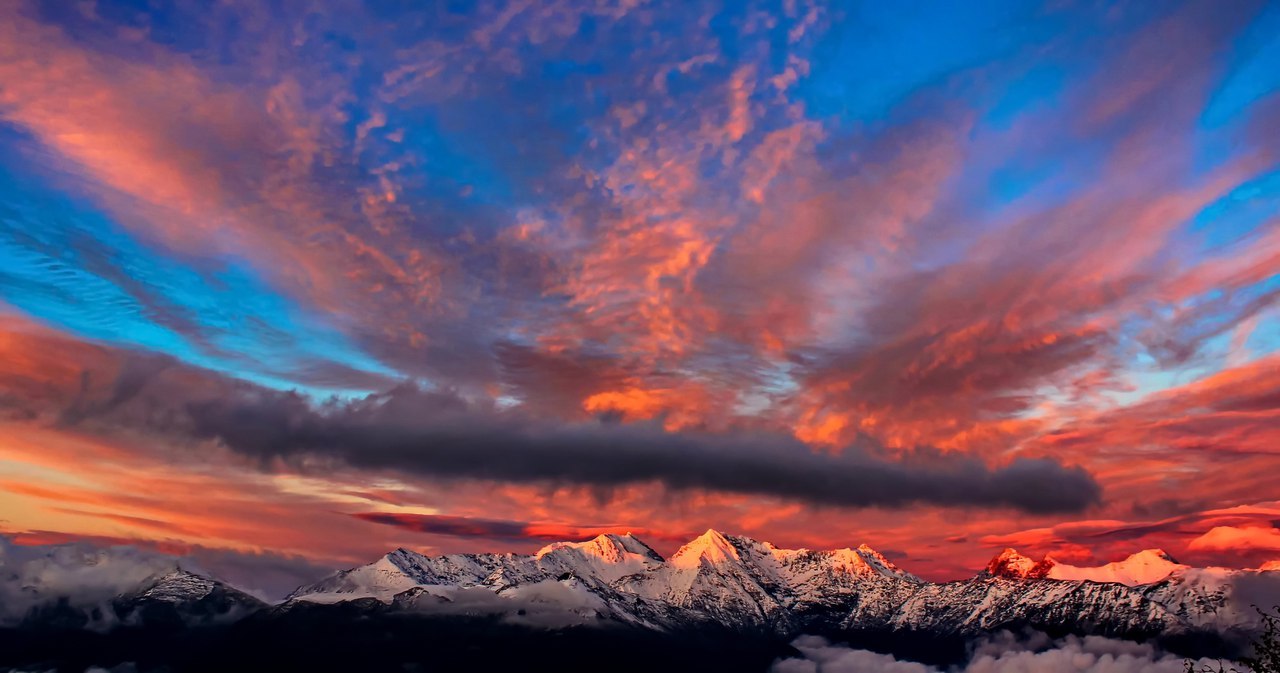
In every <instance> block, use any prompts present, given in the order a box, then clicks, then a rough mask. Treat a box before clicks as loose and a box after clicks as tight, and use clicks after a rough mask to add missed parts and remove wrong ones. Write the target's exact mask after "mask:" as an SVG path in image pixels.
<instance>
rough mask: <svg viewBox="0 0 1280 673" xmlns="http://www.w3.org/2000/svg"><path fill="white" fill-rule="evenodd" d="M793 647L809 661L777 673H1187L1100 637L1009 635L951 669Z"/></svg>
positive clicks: (834, 648) (815, 641) (809, 640)
mask: <svg viewBox="0 0 1280 673" xmlns="http://www.w3.org/2000/svg"><path fill="white" fill-rule="evenodd" d="M792 644H793V645H794V646H795V647H796V649H798V650H800V652H802V653H803V654H804V657H803V658H791V659H783V660H781V661H777V662H775V663H774V665H773V667H772V669H771V671H772V673H1183V671H1185V668H1186V664H1185V660H1184V659H1182V658H1181V657H1176V656H1173V655H1170V654H1165V653H1162V652H1160V651H1159V650H1157V649H1156V648H1155V647H1153V646H1151V645H1148V644H1141V643H1132V642H1128V641H1123V640H1112V639H1110V638H1102V637H1099V636H1086V637H1084V638H1079V637H1075V636H1068V637H1067V638H1065V639H1062V640H1057V641H1051V640H1050V639H1049V638H1048V636H1045V635H1043V634H1036V635H1034V636H1031V637H1027V638H1015V637H1014V636H1013V635H1012V634H1009V633H1004V634H1001V635H1000V636H997V637H995V638H993V639H991V640H989V641H987V642H984V643H983V644H982V645H980V646H979V647H977V648H976V649H975V650H974V652H973V654H972V655H971V656H970V658H969V661H968V662H967V663H965V664H962V665H958V666H952V667H949V668H938V667H936V666H930V665H927V664H922V663H919V662H915V661H907V660H902V659H897V658H895V657H893V656H892V655H889V654H880V653H879V652H872V651H870V650H858V649H852V648H849V647H844V646H841V645H833V644H831V643H829V642H827V640H826V639H824V638H820V637H818V636H801V637H800V638H797V639H796V640H795V642H794V643H792ZM1200 663H1205V664H1208V663H1210V662H1209V661H1208V660H1204V661H1202V662H1200Z"/></svg>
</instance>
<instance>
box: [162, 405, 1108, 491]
mask: <svg viewBox="0 0 1280 673" xmlns="http://www.w3.org/2000/svg"><path fill="white" fill-rule="evenodd" d="M187 414H188V415H189V416H190V421H191V424H190V430H191V431H192V432H194V433H195V434H196V435H197V436H198V437H201V438H209V439H218V440H220V441H222V442H223V443H224V444H225V445H226V446H228V447H229V448H231V449H232V450H235V451H237V452H240V453H243V454H246V455H250V456H254V457H257V458H261V459H264V460H265V459H273V458H281V457H283V458H288V457H293V456H299V455H321V456H326V457H331V458H338V459H341V460H342V461H345V462H346V463H348V464H350V465H352V466H354V467H358V468H366V469H388V470H405V471H409V472H412V473H417V474H422V475H427V476H432V477H441V478H466V479H478V480H492V481H502V482H514V483H551V484H566V485H581V486H591V487H601V488H610V487H617V486H624V485H630V484H641V483H654V482H656V483H661V484H663V485H664V486H666V487H667V488H671V489H676V490H681V489H707V490H713V491H722V492H731V493H744V494H752V495H763V496H775V497H780V498H787V499H793V500H798V501H803V502H808V503H811V504H818V505H835V506H872V505H878V506H899V505H907V504H912V503H928V504H936V505H948V506H981V507H1013V508H1017V509H1021V510H1025V511H1030V512H1057V511H1077V510H1081V509H1083V508H1085V507H1087V506H1089V505H1091V504H1093V503H1095V502H1097V501H1098V499H1099V495H1100V490H1099V487H1098V485H1097V483H1096V482H1095V481H1094V480H1093V478H1092V477H1091V476H1090V475H1089V474H1088V473H1087V472H1085V471H1084V470H1083V469H1080V468H1071V467H1065V466H1063V465H1061V464H1059V463H1056V462H1053V461H1051V460H1045V459H1018V460H1015V461H1013V462H1012V463H1010V464H1008V465H1006V466H1003V467H997V468H992V467H989V466H987V465H986V464H984V463H983V462H981V461H979V460H976V459H972V458H967V457H960V456H950V455H947V456H944V455H936V454H929V453H927V452H926V453H925V454H923V455H920V456H917V457H914V458H911V459H909V460H905V461H892V460H888V459H884V458H879V457H876V456H874V455H872V452H871V451H869V450H865V449H862V448H859V447H857V446H853V447H848V448H846V449H845V450H844V451H843V452H842V453H841V454H840V455H831V454H825V453H815V452H814V451H812V450H811V449H810V448H809V447H808V446H806V445H804V444H803V443H801V442H799V441H798V440H795V439H794V438H792V437H790V436H786V435H781V434H770V433H750V434H748V433H730V434H716V435H712V434H705V433H697V432H686V433H670V432H666V431H664V430H663V429H662V428H660V427H658V426H657V425H654V424H644V423H636V424H617V423H607V422H601V421H593V422H587V423H578V424H567V423H548V422H543V421H540V420H537V419H532V418H529V417H527V416H523V415H519V414H516V413H514V412H510V411H502V410H499V409H496V408H493V407H491V406H484V405H474V404H469V403H468V402H466V401H464V400H463V399H461V398H459V397H458V396H456V395H453V394H450V393H448V392H438V391H424V390H419V389H417V388H415V387H413V386H403V387H400V388H397V389H395V390H392V391H390V392H388V393H386V394H383V395H375V396H370V397H368V398H365V399H362V400H357V401H354V402H349V403H337V402H331V403H329V404H327V405H323V406H320V407H316V406H314V405H313V404H311V403H310V402H309V401H308V400H307V399H306V398H304V397H303V396H301V395H297V394H292V393H277V392H272V391H265V390H252V391H249V390H246V389H244V388H241V389H240V391H239V392H238V394H236V395H233V396H229V397H222V398H218V399H213V400H206V401H202V402H198V403H192V404H189V405H188V407H187Z"/></svg>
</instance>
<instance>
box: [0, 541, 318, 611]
mask: <svg viewBox="0 0 1280 673" xmlns="http://www.w3.org/2000/svg"><path fill="white" fill-rule="evenodd" d="M175 568H182V569H184V570H188V571H190V572H194V573H197V574H202V575H206V576H209V577H216V578H218V579H219V580H222V581H225V582H227V583H229V584H231V585H232V586H234V587H236V588H237V589H240V590H241V591H245V592H247V593H250V594H253V595H255V596H257V597H258V598H261V599H263V600H265V601H277V600H280V599H282V598H284V596H286V595H288V593H289V592H290V591H292V590H294V589H296V588H298V587H299V586H302V585H303V584H306V583H309V582H313V581H315V580H317V579H319V578H321V577H324V576H325V575H327V574H329V573H331V572H333V570H334V568H335V566H334V565H329V564H320V563H315V562H312V561H308V560H306V559H303V558H300V557H296V556H288V555H281V554H273V553H269V552H244V551H234V550H229V549H214V548H209V547H203V546H200V545H175V546H172V547H166V545H156V544H153V543H148V542H145V541H139V540H124V539H112V538H101V537H93V536H85V535H81V536H69V535H65V534H59V533H44V532H40V531H35V532H28V533H22V534H17V535H2V534H0V621H3V620H6V619H16V618H20V617H21V616H22V615H24V614H26V612H27V610H29V609H30V608H31V607H33V606H35V605H38V604H43V603H47V602H50V601H56V600H57V599H59V598H67V599H70V600H71V602H72V603H73V604H76V605H95V604H100V603H103V602H105V601H108V600H110V599H111V598H113V597H115V596H117V595H119V594H121V593H125V592H127V591H130V590H132V589H135V588H136V587H138V586H139V585H140V584H142V582H143V581H145V580H146V579H147V578H149V577H152V576H154V575H157V574H163V573H166V572H169V571H171V570H174V569H175Z"/></svg>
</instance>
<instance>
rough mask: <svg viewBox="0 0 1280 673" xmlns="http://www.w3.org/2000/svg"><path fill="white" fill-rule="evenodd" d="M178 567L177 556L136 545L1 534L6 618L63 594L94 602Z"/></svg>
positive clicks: (0, 595) (1, 598) (2, 618)
mask: <svg viewBox="0 0 1280 673" xmlns="http://www.w3.org/2000/svg"><path fill="white" fill-rule="evenodd" d="M176 567H177V560H176V559H174V558H173V557H170V556H165V555H162V554H157V553H154V552H149V551H145V550H140V549H137V548H133V547H110V548H105V549H104V548H95V547H92V546H89V545H84V544H68V545H57V546H52V547H41V546H33V547H24V546H20V545H15V544H13V543H12V542H10V541H9V539H8V538H7V537H3V536H0V623H4V622H10V623H12V622H15V621H17V620H20V619H21V618H22V617H23V616H24V615H26V613H27V611H28V610H30V609H31V608H33V607H35V606H37V605H42V604H44V603H47V602H51V601H55V600H57V599H59V598H67V599H69V600H70V601H71V603H72V604H73V605H83V606H92V605H97V604H102V603H105V602H106V601H109V600H110V599H111V598H113V597H115V596H117V595H119V594H121V593H123V592H125V591H127V590H130V589H133V588H135V587H137V586H138V585H139V584H141V583H142V582H143V580H145V579H147V578H148V577H151V576H152V575H155V574H158V573H164V572H167V571H169V570H173V569H174V568H176Z"/></svg>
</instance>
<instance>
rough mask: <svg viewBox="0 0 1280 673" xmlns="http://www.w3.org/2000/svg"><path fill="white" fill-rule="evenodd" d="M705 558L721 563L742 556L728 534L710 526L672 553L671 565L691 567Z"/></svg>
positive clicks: (714, 563) (709, 561)
mask: <svg viewBox="0 0 1280 673" xmlns="http://www.w3.org/2000/svg"><path fill="white" fill-rule="evenodd" d="M704 560H705V561H706V562H707V563H709V564H711V565H719V564H722V563H726V562H731V561H739V560H741V557H740V556H739V554H738V549H737V547H735V546H734V544H733V542H731V541H730V540H729V538H728V537H727V536H726V535H724V534H723V533H721V532H720V531H717V530H715V529H713V528H708V529H707V532H705V533H703V534H702V535H699V536H698V537H696V538H694V539H692V540H690V541H689V542H688V543H687V544H685V545H684V546H683V547H681V548H680V550H679V551H677V552H676V553H675V554H674V555H672V557H671V559H670V562H671V565H673V566H676V567H679V568H691V567H696V566H698V565H700V564H701V563H702V562H703V561H704Z"/></svg>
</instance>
